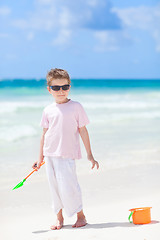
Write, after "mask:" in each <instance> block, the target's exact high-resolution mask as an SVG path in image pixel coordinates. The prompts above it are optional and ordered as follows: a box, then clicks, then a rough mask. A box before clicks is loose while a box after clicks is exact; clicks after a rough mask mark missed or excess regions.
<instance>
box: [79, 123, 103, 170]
mask: <svg viewBox="0 0 160 240" xmlns="http://www.w3.org/2000/svg"><path fill="white" fill-rule="evenodd" d="M79 134H80V136H81V138H82V141H83V143H84V146H85V149H86V152H87V158H88V160H89V161H91V163H92V169H93V168H94V167H95V165H96V166H97V169H98V168H99V164H98V162H97V161H96V160H95V159H94V157H93V155H92V151H91V145H90V140H89V134H88V131H87V128H86V127H85V126H84V127H81V128H79Z"/></svg>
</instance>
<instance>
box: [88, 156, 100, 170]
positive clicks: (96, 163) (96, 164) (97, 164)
mask: <svg viewBox="0 0 160 240" xmlns="http://www.w3.org/2000/svg"><path fill="white" fill-rule="evenodd" d="M88 160H89V161H91V163H92V169H93V168H94V167H95V166H97V169H98V168H99V163H98V162H97V161H96V160H95V159H94V158H93V156H92V155H90V156H88Z"/></svg>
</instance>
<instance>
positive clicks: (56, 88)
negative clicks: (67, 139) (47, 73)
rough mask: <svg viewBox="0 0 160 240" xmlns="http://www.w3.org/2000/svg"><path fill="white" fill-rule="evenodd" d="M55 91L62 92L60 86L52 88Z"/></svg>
mask: <svg viewBox="0 0 160 240" xmlns="http://www.w3.org/2000/svg"><path fill="white" fill-rule="evenodd" d="M50 88H51V89H52V90H53V91H59V90H60V86H51V87H50Z"/></svg>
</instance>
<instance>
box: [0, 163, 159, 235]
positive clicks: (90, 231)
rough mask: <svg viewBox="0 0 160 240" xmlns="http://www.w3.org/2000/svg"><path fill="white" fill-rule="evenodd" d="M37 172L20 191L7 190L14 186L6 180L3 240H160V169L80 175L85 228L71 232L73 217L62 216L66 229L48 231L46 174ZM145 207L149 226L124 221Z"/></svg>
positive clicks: (1, 217)
mask: <svg viewBox="0 0 160 240" xmlns="http://www.w3.org/2000/svg"><path fill="white" fill-rule="evenodd" d="M87 166H88V165H87ZM40 171H41V172H39V173H38V175H34V176H32V178H30V179H29V180H28V181H27V182H26V183H25V185H24V186H23V187H22V188H20V189H18V190H15V191H11V189H12V187H13V186H14V185H16V183H18V182H16V183H15V182H14V183H11V182H7V183H6V185H5V186H4V187H3V186H2V187H1V200H0V202H1V204H0V206H1V208H0V228H1V230H0V238H1V239H2V240H31V239H35V240H36V239H37V240H41V239H43V240H58V239H76V240H78V239H81V240H82V239H93V240H94V239H105V240H106V239H108V240H117V239H123V240H125V239H126V240H127V239H130V240H132V239H133V240H159V239H160V222H159V221H160V174H159V172H160V165H158V164H157V165H146V166H144V165H143V166H138V165H137V166H134V167H132V168H131V167H129V168H121V169H115V170H108V171H107V170H105V171H102V168H101V169H100V170H99V171H98V172H97V171H96V170H94V171H91V170H88V175H84V176H83V175H79V182H80V185H81V189H82V193H83V202H84V212H85V215H86V218H87V220H88V225H87V226H85V227H83V228H79V229H73V228H72V224H73V223H74V222H75V220H76V216H74V217H72V218H68V217H67V216H66V215H65V213H64V217H65V223H64V224H65V226H64V228H62V229H61V230H55V231H51V230H50V228H49V227H50V225H51V224H53V223H54V221H55V216H54V214H53V213H52V210H51V207H50V203H51V201H50V193H49V188H48V183H47V180H46V176H45V171H44V169H41V170H40ZM40 176H41V177H40ZM19 180H22V179H19ZM147 206H149V207H152V209H151V219H152V222H151V223H150V224H146V225H134V224H130V223H129V222H128V216H129V213H130V212H129V211H128V210H129V209H130V208H134V207H147Z"/></svg>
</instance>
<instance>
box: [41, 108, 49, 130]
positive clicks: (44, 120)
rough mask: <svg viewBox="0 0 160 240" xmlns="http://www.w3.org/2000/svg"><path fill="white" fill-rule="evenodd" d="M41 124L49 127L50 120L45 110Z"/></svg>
mask: <svg viewBox="0 0 160 240" xmlns="http://www.w3.org/2000/svg"><path fill="white" fill-rule="evenodd" d="M40 126H41V127H43V128H49V121H48V119H47V116H46V113H45V111H43V114H42V118H41V121H40Z"/></svg>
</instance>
